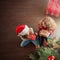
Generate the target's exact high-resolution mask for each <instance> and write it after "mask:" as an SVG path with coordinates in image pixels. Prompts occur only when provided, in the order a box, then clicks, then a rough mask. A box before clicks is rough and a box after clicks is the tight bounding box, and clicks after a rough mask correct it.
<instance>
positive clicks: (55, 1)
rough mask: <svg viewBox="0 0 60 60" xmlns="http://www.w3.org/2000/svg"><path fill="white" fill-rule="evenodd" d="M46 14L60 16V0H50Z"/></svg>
mask: <svg viewBox="0 0 60 60" xmlns="http://www.w3.org/2000/svg"><path fill="white" fill-rule="evenodd" d="M46 14H50V15H52V16H55V17H58V16H59V15H60V0H49V2H48V6H47V8H46Z"/></svg>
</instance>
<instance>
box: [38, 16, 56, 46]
mask: <svg viewBox="0 0 60 60" xmlns="http://www.w3.org/2000/svg"><path fill="white" fill-rule="evenodd" d="M55 28H56V23H55V21H54V20H53V19H52V18H51V17H49V16H46V17H44V18H43V19H42V20H40V21H39V23H38V36H39V44H40V46H48V44H49V43H48V40H47V38H48V36H50V35H51V34H52V33H53V32H54V30H55Z"/></svg>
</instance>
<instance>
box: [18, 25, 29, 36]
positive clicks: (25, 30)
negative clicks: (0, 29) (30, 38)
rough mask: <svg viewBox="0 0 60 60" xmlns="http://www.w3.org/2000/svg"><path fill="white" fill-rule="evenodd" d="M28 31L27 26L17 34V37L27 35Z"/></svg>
mask: <svg viewBox="0 0 60 60" xmlns="http://www.w3.org/2000/svg"><path fill="white" fill-rule="evenodd" d="M28 31H29V27H28V26H27V25H25V28H24V30H23V31H22V32H21V33H18V35H21V36H23V35H25V34H27V32H28Z"/></svg>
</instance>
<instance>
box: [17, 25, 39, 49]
mask: <svg viewBox="0 0 60 60" xmlns="http://www.w3.org/2000/svg"><path fill="white" fill-rule="evenodd" d="M16 33H17V35H18V36H19V37H20V38H21V40H22V42H21V44H20V46H21V47H24V46H26V45H28V44H29V43H30V42H32V43H33V44H34V45H35V46H36V48H38V43H37V41H38V40H37V38H36V34H34V31H33V28H30V27H28V26H27V25H19V26H17V27H16Z"/></svg>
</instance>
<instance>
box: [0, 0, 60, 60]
mask: <svg viewBox="0 0 60 60" xmlns="http://www.w3.org/2000/svg"><path fill="white" fill-rule="evenodd" d="M47 2H48V0H4V1H3V0H2V1H0V60H29V58H28V55H29V54H30V53H31V52H33V51H34V50H35V46H34V45H33V44H29V45H28V46H26V47H24V48H21V47H20V46H19V43H20V42H21V40H20V38H18V37H17V35H16V31H15V28H16V26H17V25H19V24H27V25H28V26H31V27H33V28H34V30H35V31H37V22H38V21H39V20H40V19H41V18H43V17H44V16H45V9H46V6H47ZM59 19H60V18H59Z"/></svg>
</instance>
